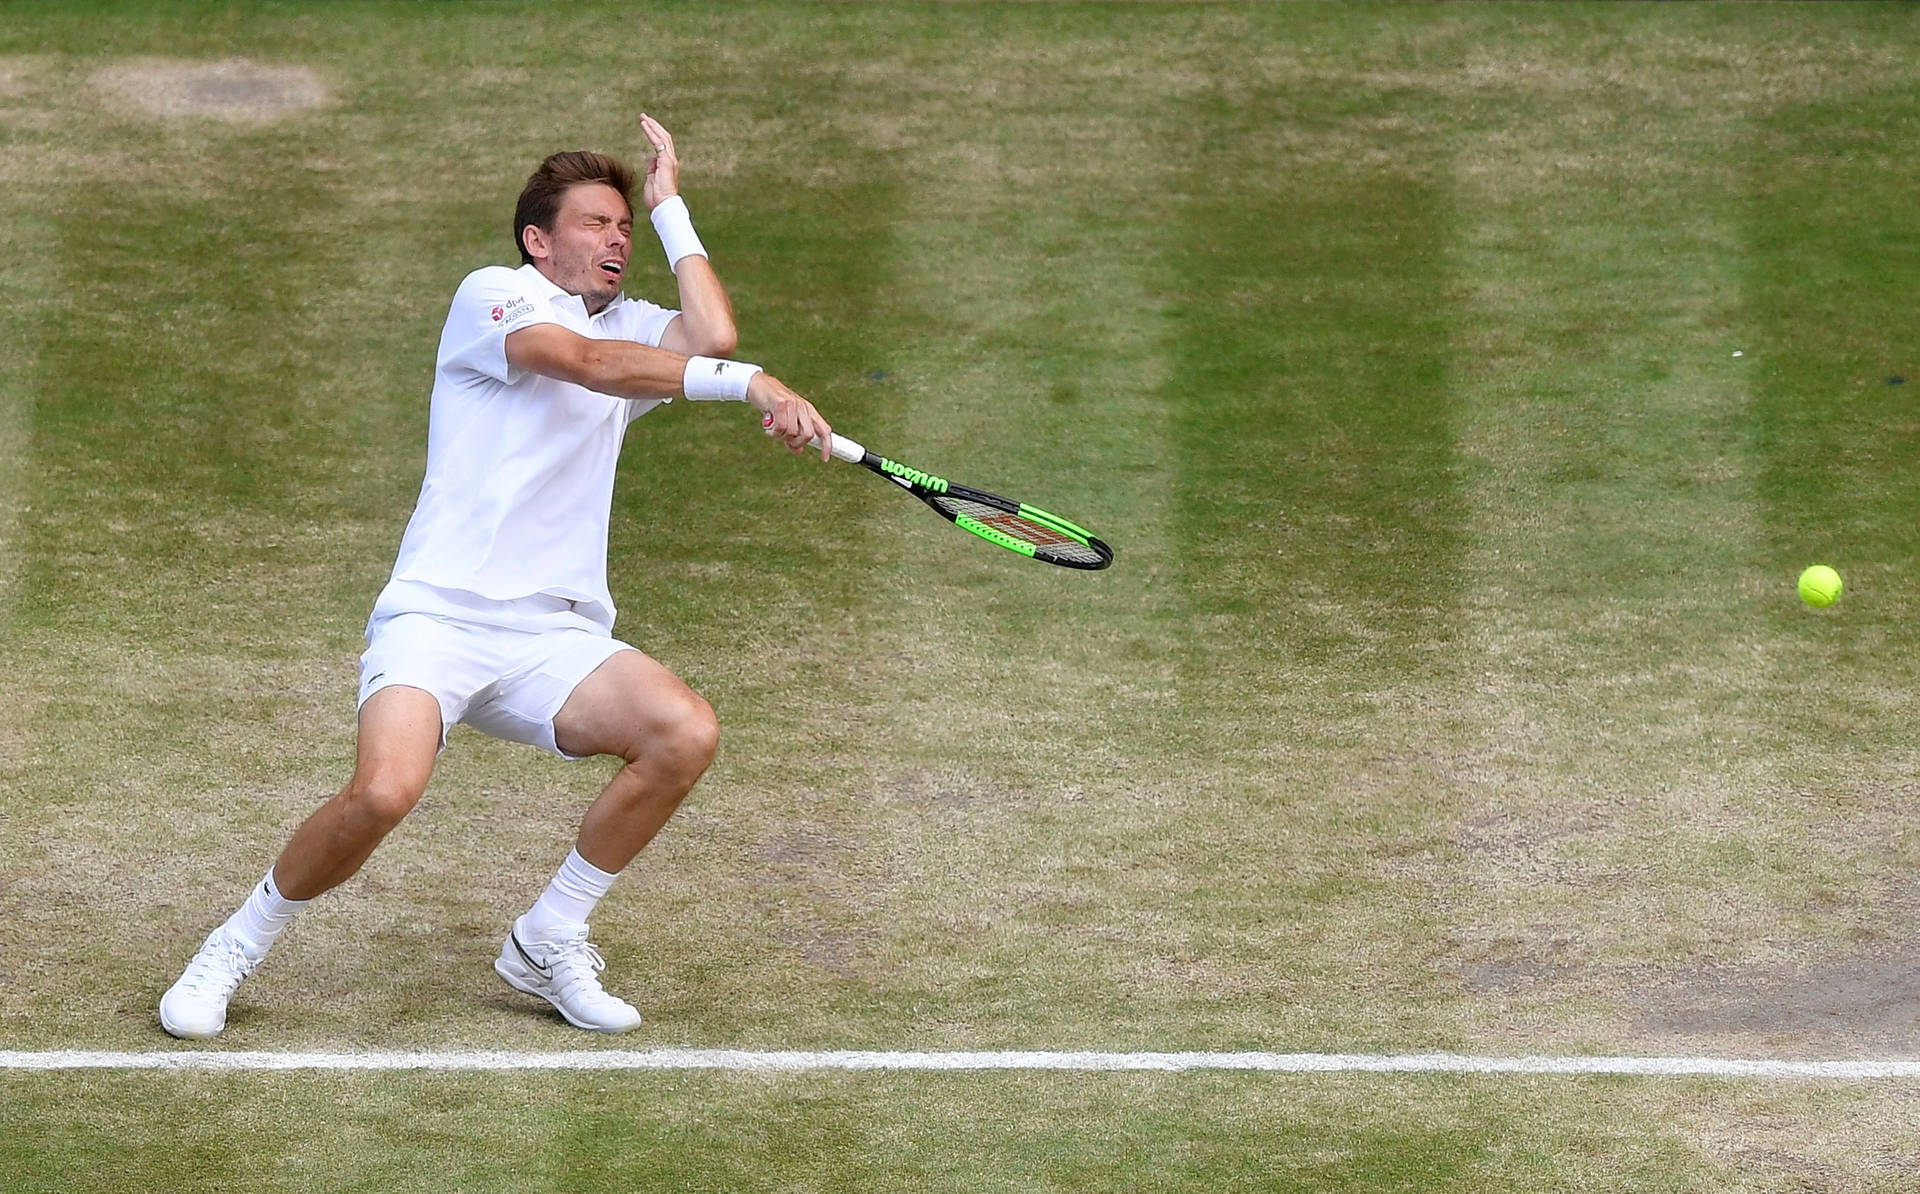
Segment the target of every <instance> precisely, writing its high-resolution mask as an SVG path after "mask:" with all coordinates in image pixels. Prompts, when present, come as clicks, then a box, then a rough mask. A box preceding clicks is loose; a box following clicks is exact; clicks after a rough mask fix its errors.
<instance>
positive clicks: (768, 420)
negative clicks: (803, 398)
mask: <svg viewBox="0 0 1920 1194" xmlns="http://www.w3.org/2000/svg"><path fill="white" fill-rule="evenodd" d="M760 426H761V429H762V430H764V431H765V432H766V433H767V434H768V435H772V434H773V416H772V415H767V416H765V417H764V418H762V419H761V420H760ZM807 446H808V447H809V448H813V449H815V450H818V449H819V447H820V437H819V436H817V435H816V436H814V437H813V438H812V439H810V440H808V441H807ZM833 458H834V459H835V460H844V461H846V462H847V463H848V464H859V463H860V462H861V461H862V460H865V459H866V458H867V450H866V448H864V447H862V446H861V445H860V444H857V443H855V442H854V441H853V440H850V439H848V438H847V437H846V436H844V435H835V436H834V437H833Z"/></svg>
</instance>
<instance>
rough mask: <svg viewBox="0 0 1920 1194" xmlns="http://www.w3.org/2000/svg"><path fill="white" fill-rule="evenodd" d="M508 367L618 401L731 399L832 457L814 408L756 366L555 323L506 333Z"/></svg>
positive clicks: (799, 445)
mask: <svg viewBox="0 0 1920 1194" xmlns="http://www.w3.org/2000/svg"><path fill="white" fill-rule="evenodd" d="M505 343H506V352H507V363H508V364H509V365H512V366H513V367H514V368H515V369H522V370H525V371H526V372H528V373H538V374H540V375H541V376H543V377H551V378H555V379H557V380H559V381H569V382H572V383H573V384H574V385H577V386H585V387H586V388H587V389H589V390H593V391H595V392H596V393H601V394H611V395H613V396H614V397H616V398H640V399H652V400H656V401H658V400H661V399H668V398H679V397H682V396H685V397H687V398H693V399H730V400H733V401H736V402H745V403H746V404H747V405H749V406H751V407H753V409H755V410H757V411H759V412H760V413H761V414H762V415H769V416H772V419H773V421H772V422H771V423H769V424H767V432H768V434H770V435H773V436H775V437H777V438H779V439H781V440H784V441H785V442H786V445H787V446H788V447H789V448H792V449H793V450H794V451H796V452H799V451H803V450H804V449H805V448H806V447H807V444H808V443H809V442H810V441H812V440H816V439H817V440H819V441H820V459H822V460H829V459H831V458H832V454H833V452H832V445H833V428H832V427H831V426H829V425H828V424H827V421H826V420H825V419H823V418H821V417H820V412H819V411H817V410H815V409H814V407H813V403H811V402H808V401H807V400H806V399H805V398H802V397H801V396H800V395H798V394H796V393H794V392H793V391H792V390H791V389H789V388H788V387H787V385H786V384H785V383H784V382H782V381H781V380H780V379H779V378H777V377H775V376H773V375H772V374H771V373H767V372H765V371H764V370H762V369H761V368H760V367H759V366H758V365H749V364H746V363H745V362H743V361H727V360H721V359H719V358H716V357H711V356H705V355H698V354H695V355H687V354H682V353H678V352H674V351H673V350H672V349H668V348H652V347H649V346H648V345H645V344H637V343H635V342H634V341H632V340H595V339H593V338H592V337H589V336H582V335H581V334H580V333H578V332H575V331H571V330H569V329H567V328H564V327H561V326H560V325H559V324H557V323H536V324H533V325H531V326H528V327H523V328H518V329H516V330H514V331H511V332H508V333H507V337H506V342H505Z"/></svg>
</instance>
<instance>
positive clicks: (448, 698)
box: [360, 597, 634, 759]
mask: <svg viewBox="0 0 1920 1194" xmlns="http://www.w3.org/2000/svg"><path fill="white" fill-rule="evenodd" d="M384 604H385V603H383V605H384ZM462 605H463V606H464V608H463V609H461V610H459V611H457V612H458V613H459V614H460V615H461V616H457V617H456V616H452V612H450V611H448V610H445V609H443V610H441V611H440V612H434V613H426V612H420V611H414V610H403V611H398V612H388V611H387V610H386V609H384V608H380V607H376V609H375V611H374V617H373V620H372V621H370V622H369V623H367V649H366V652H365V653H364V654H362V655H361V656H360V704H362V705H364V704H366V702H367V698H368V697H370V696H372V695H373V694H374V693H376V692H379V691H380V690H381V689H383V688H389V687H392V686H393V685H396V684H403V685H406V686H407V687H409V688H418V689H421V690H423V691H425V692H429V693H432V694H433V698H434V700H436V701H438V702H439V703H440V746H441V748H442V749H445V748H446V745H447V729H448V727H449V726H452V725H453V724H454V723H455V722H465V723H466V724H467V725H470V726H472V727H473V728H474V729H476V730H479V731H480V732H482V733H484V734H490V735H492V736H493V737H495V738H505V739H506V740H507V741H509V742H524V743H526V744H527V745H528V746H537V747H539V748H540V749H541V750H546V751H551V752H553V753H554V754H557V755H559V756H560V757H561V758H563V759H572V758H578V757H579V756H578V755H570V754H568V753H567V752H566V751H563V750H561V749H560V747H559V746H558V745H556V744H555V742H554V740H553V719H554V715H555V714H557V713H559V712H560V706H562V705H564V704H566V703H567V697H569V696H571V695H572V694H573V690H574V688H575V687H576V686H578V685H579V683H580V681H582V680H584V679H586V678H587V677H588V676H589V675H591V674H593V670H594V669H595V668H597V667H599V666H600V665H601V664H603V663H605V662H606V661H607V660H608V658H610V657H611V656H613V655H615V654H617V653H619V652H621V651H631V650H633V649H634V648H633V647H631V646H629V645H628V644H626V643H623V642H621V641H620V640H619V639H616V638H614V637H612V636H611V635H609V634H608V633H607V632H606V631H605V630H603V629H601V628H600V627H599V626H597V625H595V624H594V623H592V622H589V621H588V620H587V619H586V618H584V617H581V616H580V615H578V614H576V613H574V612H573V610H572V607H571V605H570V604H569V603H568V602H566V601H563V600H560V599H558V598H549V597H528V598H521V599H519V600H517V601H505V602H497V603H485V602H481V601H480V599H478V598H472V597H467V598H466V600H465V601H463V602H462ZM486 605H495V606H497V607H498V609H497V612H498V614H499V615H500V616H499V619H498V620H500V621H505V622H509V623H511V625H507V626H502V625H493V624H491V622H489V621H476V620H473V619H475V618H478V617H485V616H486V612H487V611H486V610H485V606H486Z"/></svg>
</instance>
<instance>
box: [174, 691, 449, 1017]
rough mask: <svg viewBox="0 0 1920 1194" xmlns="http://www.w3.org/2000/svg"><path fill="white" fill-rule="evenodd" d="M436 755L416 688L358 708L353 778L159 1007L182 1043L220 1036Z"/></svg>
mask: <svg viewBox="0 0 1920 1194" xmlns="http://www.w3.org/2000/svg"><path fill="white" fill-rule="evenodd" d="M439 747H440V705H439V702H438V701H436V700H434V698H433V696H432V695H431V694H429V693H426V692H423V691H421V690H420V689H418V688H403V687H398V686H396V687H393V688H385V689H382V690H381V691H379V692H377V693H375V694H374V695H373V696H371V697H369V698H368V699H367V702H366V703H365V704H364V705H362V706H361V707H360V735H359V745H358V748H357V759H356V761H355V764H354V769H353V778H352V779H350V780H349V781H347V786H346V787H345V788H343V789H341V791H340V793H339V794H338V795H337V796H335V797H334V798H333V799H332V800H329V801H328V802H327V803H326V804H324V805H322V806H320V808H319V809H318V810H317V811H316V812H315V813H314V814H313V815H312V816H310V817H308V818H307V820H306V823H305V824H303V825H301V826H300V828H299V829H298V830H296V831H295V832H294V835H293V840H292V841H290V842H288V843H287V847H286V849H284V850H282V851H281V853H280V859H279V861H277V862H276V863H274V865H273V869H272V870H270V871H269V872H267V876H266V878H264V879H262V880H261V881H260V883H259V884H258V885H257V886H256V887H255V888H254V890H253V893H252V894H251V895H249V896H248V898H247V901H246V903H244V904H242V905H241V907H240V910H239V911H238V912H235V913H234V914H233V915H232V916H231V917H229V918H228V919H227V921H226V923H224V924H222V925H221V926H220V927H219V928H217V929H215V930H214V931H213V932H212V933H211V934H209V935H208V937H207V939H206V941H205V942H203V943H202V944H201V946H200V950H199V952H198V953H196V954H195V955H194V957H193V960H192V961H191V962H189V963H188V964H187V968H186V971H185V972H184V973H182V974H181V976H180V978H179V980H178V981H177V982H175V983H174V984H173V986H172V987H171V988H169V989H168V991H167V993H166V994H165V995H164V996H162V997H161V1000H160V1023H161V1025H162V1026H163V1027H165V1028H166V1030H167V1031H168V1032H170V1033H172V1034H173V1035H174V1036H178V1037H196V1038H204V1037H212V1036H218V1035H219V1034H220V1031H221V1030H222V1029H223V1028H225V1027H226V1024H227V1002H228V1001H229V1000H230V999H232V997H233V992H234V990H235V988H237V987H238V986H239V985H240V980H242V979H244V978H246V976H247V975H248V974H250V973H252V971H253V968H254V967H255V966H256V965H258V964H259V962H260V959H261V958H263V957H265V956H266V952H267V950H268V949H269V948H270V947H271V946H272V945H273V939H274V938H275V937H277V936H278V935H279V932H280V930H281V929H282V928H284V927H286V923H287V921H288V920H290V919H291V918H292V914H293V912H295V911H297V910H298V909H299V907H300V906H302V905H304V904H305V903H306V901H307V900H309V899H312V898H313V897H314V896H317V895H319V894H320V893H321V892H323V891H326V890H328V889H330V888H332V887H335V886H338V885H339V884H340V883H343V882H345V881H346V880H347V879H348V878H350V877H351V876H352V875H353V873H354V872H355V871H358V870H359V869H360V867H361V864H363V863H365V862H366V860H367V857H368V856H369V855H371V854H372V853H373V850H374V847H376V846H378V845H379V844H380V841H381V839H382V838H384V837H386V835H387V834H388V833H389V832H390V831H391V830H392V829H393V827H394V826H395V825H398V824H399V823H400V821H401V819H402V818H403V817H405V816H406V815H407V813H408V812H410V811H412V809H413V806H414V805H416V804H418V803H419V802H420V796H421V794H422V793H424V792H425V791H426V788H427V780H428V779H429V778H430V777H431V776H432V774H433V760H434V756H435V754H436V753H437V752H438V750H439Z"/></svg>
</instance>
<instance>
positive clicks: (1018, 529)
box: [930, 493, 1103, 565]
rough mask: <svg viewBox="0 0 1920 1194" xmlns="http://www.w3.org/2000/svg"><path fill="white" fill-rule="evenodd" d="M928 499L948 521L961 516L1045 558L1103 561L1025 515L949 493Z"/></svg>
mask: <svg viewBox="0 0 1920 1194" xmlns="http://www.w3.org/2000/svg"><path fill="white" fill-rule="evenodd" d="M930 500H931V501H932V502H933V504H934V505H935V506H936V507H938V508H939V509H940V511H941V512H942V513H944V514H946V515H947V516H948V517H949V518H952V517H955V516H959V515H964V516H966V517H968V518H971V519H973V520H974V521H976V522H979V523H981V524H982V525H984V526H988V527H991V528H992V529H994V530H996V531H998V532H1000V533H1001V534H1003V535H1006V536H1008V537H1009V538H1012V539H1018V540H1019V541H1021V542H1022V543H1029V544H1032V545H1033V547H1034V549H1035V550H1036V551H1039V552H1044V553H1045V554H1047V555H1050V556H1056V557H1058V558H1060V559H1063V560H1071V561H1073V562H1075V563H1081V564H1089V565H1094V564H1099V563H1101V562H1103V557H1102V556H1101V554H1100V553H1099V552H1098V551H1096V550H1095V549H1093V548H1092V547H1089V546H1087V545H1086V544H1085V543H1082V542H1081V541H1080V540H1078V539H1076V538H1074V537H1073V536H1072V535H1068V534H1065V533H1064V532H1062V531H1060V530H1058V529H1056V528H1054V527H1050V526H1047V525H1046V524H1044V523H1040V522H1035V521H1034V520H1033V519H1031V518H1028V517H1026V516H1025V515H1021V514H1016V513H1014V512H1013V511H1011V510H1003V509H1001V508H1000V507H999V506H995V505H990V504H988V503H986V502H976V501H974V500H973V499H971V498H964V497H958V496H956V495H954V494H950V493H948V494H940V495H938V496H935V497H933V498H931V499H930Z"/></svg>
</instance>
